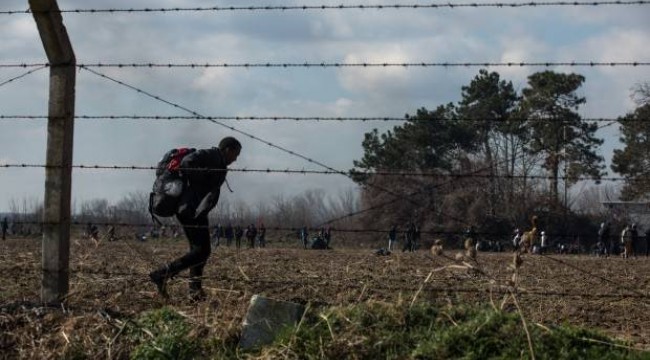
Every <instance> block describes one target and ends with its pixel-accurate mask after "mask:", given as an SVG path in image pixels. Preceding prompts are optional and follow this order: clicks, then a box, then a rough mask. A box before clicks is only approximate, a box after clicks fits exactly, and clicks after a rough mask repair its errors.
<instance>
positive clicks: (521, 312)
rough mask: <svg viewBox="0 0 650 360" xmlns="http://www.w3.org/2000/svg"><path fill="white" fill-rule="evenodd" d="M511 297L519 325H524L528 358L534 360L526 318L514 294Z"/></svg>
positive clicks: (531, 340)
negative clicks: (519, 320)
mask: <svg viewBox="0 0 650 360" xmlns="http://www.w3.org/2000/svg"><path fill="white" fill-rule="evenodd" d="M510 295H511V296H512V300H513V301H514V303H515V306H516V307H517V311H518V312H519V317H520V318H521V323H522V324H523V325H524V331H525V332H526V338H527V339H528V349H529V350H530V357H531V359H532V360H535V351H534V350H533V339H532V337H531V336H530V331H528V324H527V323H526V318H525V317H524V313H523V311H521V307H520V306H519V301H517V297H516V296H515V293H514V292H512V293H510Z"/></svg>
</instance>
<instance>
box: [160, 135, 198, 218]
mask: <svg viewBox="0 0 650 360" xmlns="http://www.w3.org/2000/svg"><path fill="white" fill-rule="evenodd" d="M195 151H196V149H193V148H178V149H171V150H169V151H168V152H166V153H165V155H164V156H163V157H162V159H161V160H160V161H159V162H158V165H157V166H156V180H155V181H154V183H153V189H152V190H151V194H149V213H150V214H151V218H152V219H153V220H154V221H155V222H157V223H158V224H160V220H158V219H157V218H156V215H157V216H160V217H169V216H174V214H176V211H177V210H178V205H179V201H180V198H181V195H182V194H183V191H184V189H185V185H186V184H185V179H184V178H183V176H182V175H181V173H180V171H179V169H180V166H181V161H182V160H183V158H184V157H185V156H187V155H189V154H191V153H193V152H195Z"/></svg>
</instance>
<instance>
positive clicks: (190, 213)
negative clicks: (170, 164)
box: [178, 147, 227, 218]
mask: <svg viewBox="0 0 650 360" xmlns="http://www.w3.org/2000/svg"><path fill="white" fill-rule="evenodd" d="M180 168H181V174H182V176H183V178H184V179H185V181H186V188H185V191H183V195H181V200H180V205H179V207H178V214H179V215H180V216H181V217H194V218H199V217H202V216H207V215H208V213H209V212H210V210H212V209H213V208H214V207H215V206H216V205H217V202H218V201H219V193H220V191H221V185H222V184H223V182H224V181H225V180H226V172H227V166H226V163H225V161H224V159H223V156H222V154H221V151H220V150H219V149H218V148H216V147H213V148H210V149H201V150H197V151H195V152H193V153H191V154H189V155H187V156H185V157H184V158H183V161H182V162H181V166H180ZM193 169H196V170H193ZM215 170H221V171H215Z"/></svg>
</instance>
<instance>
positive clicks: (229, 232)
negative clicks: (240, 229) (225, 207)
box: [223, 223, 235, 247]
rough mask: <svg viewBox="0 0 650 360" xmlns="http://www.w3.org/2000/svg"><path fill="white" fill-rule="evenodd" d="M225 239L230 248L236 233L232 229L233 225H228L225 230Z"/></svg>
mask: <svg viewBox="0 0 650 360" xmlns="http://www.w3.org/2000/svg"><path fill="white" fill-rule="evenodd" d="M223 237H225V238H226V246H228V247H230V244H232V239H233V238H234V237H235V231H234V230H233V228H232V224H230V223H228V225H226V228H225V229H224V230H223Z"/></svg>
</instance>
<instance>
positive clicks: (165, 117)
mask: <svg viewBox="0 0 650 360" xmlns="http://www.w3.org/2000/svg"><path fill="white" fill-rule="evenodd" d="M49 118H50V117H49V116H47V115H0V120H45V119H49ZM74 118H75V119H81V120H152V121H162V120H169V121H171V120H200V119H212V120H232V121H284V120H286V121H296V122H306V121H316V122H319V121H324V122H332V121H333V122H344V121H360V122H369V121H399V122H405V121H415V122H447V121H467V122H469V121H475V122H483V121H488V120H487V119H478V118H476V119H417V118H412V117H406V116H402V117H396V116H284V115H260V116H253V115H241V116H223V115H217V116H207V115H206V116H194V115H191V116H181V115H75V117H74ZM507 120H508V121H526V120H527V119H523V118H521V119H520V118H514V117H511V118H508V119H507ZM581 120H582V121H586V122H618V119H617V118H582V119H581ZM504 121H505V120H504ZM547 121H555V120H547ZM557 121H561V120H557ZM626 121H630V122H646V121H650V118H635V119H631V120H626Z"/></svg>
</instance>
